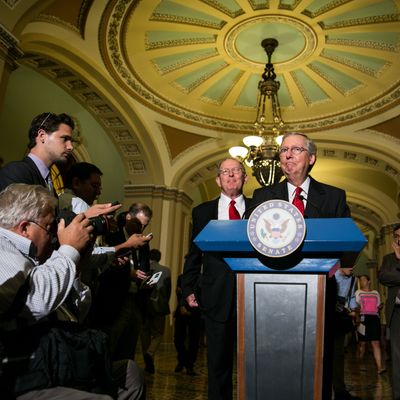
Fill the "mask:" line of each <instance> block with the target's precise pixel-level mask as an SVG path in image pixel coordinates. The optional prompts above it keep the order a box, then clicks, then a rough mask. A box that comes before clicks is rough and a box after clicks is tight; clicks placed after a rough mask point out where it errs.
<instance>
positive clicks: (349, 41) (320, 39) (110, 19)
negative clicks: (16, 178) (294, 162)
mask: <svg viewBox="0 0 400 400" xmlns="http://www.w3.org/2000/svg"><path fill="white" fill-rule="evenodd" d="M399 16H400V0H269V1H268V0H190V1H187V0H110V1H104V0H69V1H68V5H67V4H66V2H65V1H63V0H40V1H39V0H36V1H30V2H26V1H22V0H0V23H1V25H0V44H1V45H2V46H0V55H1V54H2V52H3V54H5V57H3V58H5V59H6V62H7V63H8V64H9V65H10V66H11V67H13V68H14V67H16V66H17V65H18V64H21V65H25V66H28V67H29V68H32V69H33V70H35V71H37V72H39V73H40V74H42V75H44V76H45V77H47V78H48V79H50V80H51V81H53V82H55V83H56V84H57V85H59V86H60V87H61V88H62V89H63V90H64V91H65V92H66V93H68V94H69V95H71V96H73V97H74V98H75V99H76V100H78V101H79V102H80V103H81V104H82V106H83V107H84V108H85V109H86V110H88V111H89V112H90V113H91V114H92V115H93V116H94V117H95V118H96V120H97V121H98V122H99V123H100V124H101V126H102V127H103V128H104V130H105V132H106V133H107V134H108V135H109V136H110V138H111V140H112V142H113V144H114V145H115V148H116V149H117V152H118V153H119V154H120V157H121V160H123V163H124V165H125V169H126V170H125V171H124V172H125V176H126V179H125V182H126V183H131V182H135V183H153V184H157V185H165V186H167V187H176V188H178V189H179V190H183V191H185V192H186V193H187V194H189V195H190V196H191V197H192V198H193V199H194V200H195V202H196V201H197V202H198V201H202V200H204V199H206V198H210V197H213V196H214V195H215V194H216V187H215V181H214V171H215V164H216V162H217V161H218V160H220V159H222V158H223V157H225V156H227V154H228V153H227V150H228V148H229V147H230V146H231V145H234V144H239V142H240V140H241V138H242V137H243V136H244V135H246V134H249V132H251V131H252V129H253V122H254V119H255V112H256V110H255V105H256V100H257V84H258V81H259V80H260V78H261V74H262V72H263V69H264V65H265V62H266V54H265V52H264V50H263V48H262V47H261V41H262V40H263V39H264V38H267V37H274V38H276V39H277V40H278V41H279V46H278V47H277V49H276V50H275V52H274V54H273V56H272V62H273V63H274V66H275V72H276V73H277V79H278V80H279V81H280V83H281V87H280V90H279V100H280V104H281V109H282V116H283V119H284V121H285V123H286V128H287V129H288V130H299V131H302V132H305V133H307V134H309V135H310V136H311V137H312V138H313V139H314V140H315V141H316V142H317V145H318V149H319V151H318V162H317V166H316V168H314V169H313V176H314V177H315V178H316V179H319V180H322V181H325V182H327V183H330V184H333V185H337V186H340V187H343V188H344V189H346V191H347V194H348V199H349V203H350V205H351V208H352V214H353V216H354V217H355V218H356V220H357V222H358V223H359V224H360V225H361V226H364V227H365V229H364V230H365V231H368V230H374V231H375V232H378V231H379V229H380V227H381V226H382V225H384V224H387V223H390V222H393V220H394V219H395V218H396V217H397V212H398V204H399V192H400V190H399V188H400V160H399V157H398V154H399V152H400V117H399V115H400V104H399V94H400V85H399V74H398V71H399V70H400V66H399V64H400V57H399V52H400V22H399V20H400V17H399ZM2 49H6V51H5V52H4V50H2ZM3 82H5V81H4V80H3ZM3 82H2V84H3V85H4V83H3ZM3 89H4V88H3ZM24 111H26V112H29V110H24ZM85 135H86V136H85ZM82 137H83V142H85V143H86V145H87V148H86V151H87V153H85V154H88V155H89V156H90V152H91V145H90V144H91V141H93V140H94V141H95V140H96V138H95V137H94V136H93V137H90V136H89V134H88V133H87V132H82ZM82 154H84V153H82ZM104 160H105V162H106V161H107V162H111V163H112V162H113V160H108V159H107V155H104ZM249 172H250V171H249ZM256 186H257V183H256V182H255V180H251V182H250V183H249V184H247V189H246V191H247V194H250V195H251V193H252V191H253V189H254V188H255V187H256Z"/></svg>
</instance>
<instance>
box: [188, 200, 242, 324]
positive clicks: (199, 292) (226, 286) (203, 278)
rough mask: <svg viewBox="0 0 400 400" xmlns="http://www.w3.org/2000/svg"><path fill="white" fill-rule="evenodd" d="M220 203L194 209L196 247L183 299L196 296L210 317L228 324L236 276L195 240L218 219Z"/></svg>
mask: <svg viewBox="0 0 400 400" xmlns="http://www.w3.org/2000/svg"><path fill="white" fill-rule="evenodd" d="M218 201H219V198H217V199H214V200H211V201H207V202H205V203H202V204H200V205H199V206H197V207H195V208H194V209H193V212H192V221H193V230H192V244H191V247H190V251H189V254H188V257H187V258H186V261H185V265H184V269H183V276H182V295H183V298H184V299H186V297H187V296H189V295H190V294H192V293H195V294H196V298H197V300H198V302H199V304H200V306H201V307H202V309H203V311H204V313H205V314H207V316H209V317H210V318H212V319H214V320H215V321H219V322H226V321H227V320H228V319H229V317H230V315H231V312H232V307H234V306H235V302H234V300H235V289H236V283H235V282H236V278H235V274H234V273H233V272H232V271H231V269H230V268H229V266H228V265H227V264H226V263H225V261H223V259H222V257H221V256H218V254H215V253H213V254H210V253H205V254H203V252H202V251H201V250H200V249H199V248H198V247H197V246H196V245H195V244H194V243H193V239H194V238H195V237H196V236H197V235H198V234H199V233H200V232H201V231H202V229H203V228H204V227H205V226H206V225H207V224H208V222H209V221H211V220H213V219H218ZM245 203H246V208H247V207H248V206H249V203H250V200H249V199H246V198H245ZM202 266H203V271H202V272H201V268H202Z"/></svg>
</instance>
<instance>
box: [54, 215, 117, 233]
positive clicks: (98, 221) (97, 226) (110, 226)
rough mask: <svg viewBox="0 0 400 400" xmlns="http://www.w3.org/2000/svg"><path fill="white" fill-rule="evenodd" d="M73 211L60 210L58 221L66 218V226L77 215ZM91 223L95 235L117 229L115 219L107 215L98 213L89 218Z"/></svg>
mask: <svg viewBox="0 0 400 400" xmlns="http://www.w3.org/2000/svg"><path fill="white" fill-rule="evenodd" d="M76 215H77V214H75V213H74V212H73V211H70V210H67V209H62V210H58V213H57V218H56V219H57V222H60V220H61V219H64V221H65V226H67V225H69V224H70V223H71V221H72V220H73V219H74V218H75V217H76ZM89 221H90V224H91V225H92V226H93V231H92V233H93V235H95V236H100V235H107V234H108V233H110V232H114V231H115V225H116V223H115V221H114V219H113V217H112V216H111V215H110V216H107V215H98V216H97V217H91V218H89Z"/></svg>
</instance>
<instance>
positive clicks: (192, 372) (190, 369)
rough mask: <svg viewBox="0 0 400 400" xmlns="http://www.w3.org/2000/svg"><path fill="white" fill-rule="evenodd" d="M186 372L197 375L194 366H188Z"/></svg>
mask: <svg viewBox="0 0 400 400" xmlns="http://www.w3.org/2000/svg"><path fill="white" fill-rule="evenodd" d="M186 373H187V374H188V375H190V376H196V375H197V374H196V372H194V370H193V368H186Z"/></svg>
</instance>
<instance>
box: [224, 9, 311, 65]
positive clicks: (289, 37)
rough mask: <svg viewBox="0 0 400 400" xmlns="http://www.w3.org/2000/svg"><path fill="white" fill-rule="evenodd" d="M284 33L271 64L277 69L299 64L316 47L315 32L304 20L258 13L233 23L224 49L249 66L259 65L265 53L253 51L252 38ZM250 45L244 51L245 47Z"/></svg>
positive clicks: (262, 61) (263, 59) (276, 35)
mask: <svg viewBox="0 0 400 400" xmlns="http://www.w3.org/2000/svg"><path fill="white" fill-rule="evenodd" d="M271 35H272V36H275V37H284V38H285V40H284V42H285V43H287V46H286V48H283V49H280V51H279V53H278V54H277V57H278V58H277V61H276V62H275V65H276V66H277V67H278V68H279V70H280V71H282V70H285V69H288V68H289V67H290V69H293V68H294V67H296V66H300V65H301V64H302V63H304V61H305V60H306V59H307V58H308V57H310V56H311V55H312V54H313V53H314V51H315V49H316V47H317V34H316V33H315V32H314V30H313V29H312V28H311V27H310V26H309V25H307V24H305V23H304V22H302V21H300V20H298V19H295V18H291V17H286V16H278V15H272V16H261V17H255V18H251V19H248V20H246V21H243V22H241V23H239V24H237V25H235V26H234V27H233V28H232V29H230V31H229V32H228V33H227V35H226V37H225V51H226V53H227V54H228V55H229V56H230V57H231V58H233V59H234V60H235V61H238V62H240V63H241V64H244V65H246V66H247V67H250V68H254V67H256V68H259V67H261V66H263V65H264V63H265V54H263V52H262V51H259V49H256V52H254V48H255V47H257V46H254V40H255V39H256V38H257V37H258V36H259V41H260V43H261V40H262V39H263V38H264V37H268V36H271ZM250 48H251V49H252V50H251V51H247V49H250Z"/></svg>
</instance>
